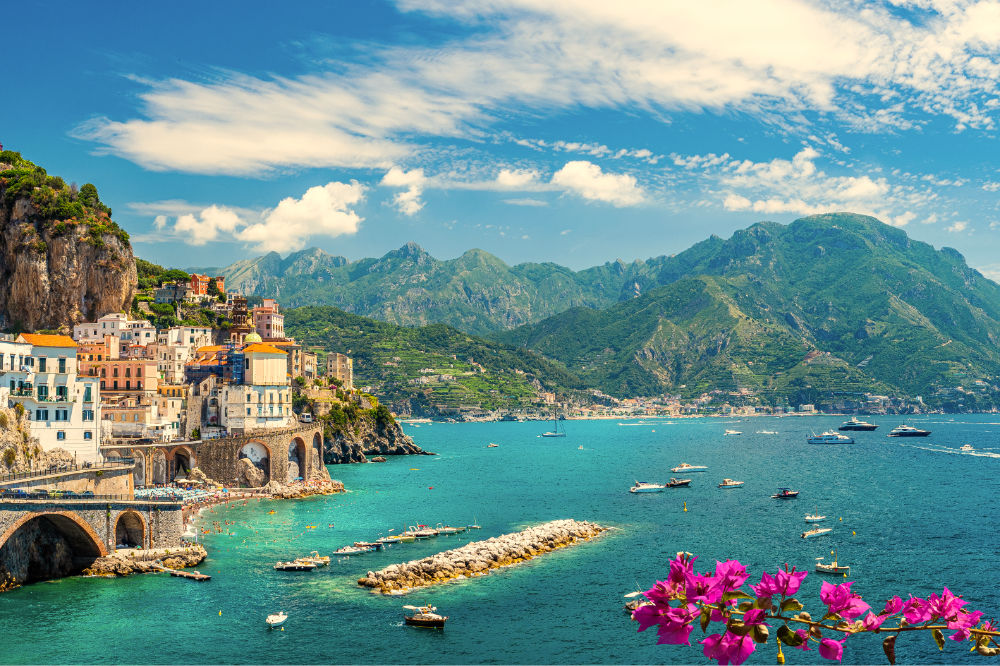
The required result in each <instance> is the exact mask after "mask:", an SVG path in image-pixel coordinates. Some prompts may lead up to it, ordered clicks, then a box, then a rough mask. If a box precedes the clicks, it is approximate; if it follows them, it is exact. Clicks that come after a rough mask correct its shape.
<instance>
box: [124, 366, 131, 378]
mask: <svg viewBox="0 0 1000 666" xmlns="http://www.w3.org/2000/svg"><path fill="white" fill-rule="evenodd" d="M125 376H126V377H131V376H132V368H125Z"/></svg>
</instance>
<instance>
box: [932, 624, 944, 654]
mask: <svg viewBox="0 0 1000 666" xmlns="http://www.w3.org/2000/svg"><path fill="white" fill-rule="evenodd" d="M931 635H932V636H934V642H935V643H937V646H938V650H944V634H943V633H941V630H940V629H935V630H934V631H932V632H931Z"/></svg>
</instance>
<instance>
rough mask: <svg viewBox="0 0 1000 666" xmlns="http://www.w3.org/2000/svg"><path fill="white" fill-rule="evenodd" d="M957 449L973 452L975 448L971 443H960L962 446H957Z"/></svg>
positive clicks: (963, 451)
mask: <svg viewBox="0 0 1000 666" xmlns="http://www.w3.org/2000/svg"><path fill="white" fill-rule="evenodd" d="M958 450H959V451H961V452H962V453H974V452H975V450H976V449H975V448H974V447H973V446H972V444H962V446H960V447H958Z"/></svg>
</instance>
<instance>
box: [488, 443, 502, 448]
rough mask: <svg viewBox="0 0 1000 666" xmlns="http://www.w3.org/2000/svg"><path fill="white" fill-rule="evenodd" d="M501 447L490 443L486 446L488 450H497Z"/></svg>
mask: <svg viewBox="0 0 1000 666" xmlns="http://www.w3.org/2000/svg"><path fill="white" fill-rule="evenodd" d="M499 447H500V445H499V444H494V443H493V442H490V443H489V444H487V445H486V448H488V449H496V448H499Z"/></svg>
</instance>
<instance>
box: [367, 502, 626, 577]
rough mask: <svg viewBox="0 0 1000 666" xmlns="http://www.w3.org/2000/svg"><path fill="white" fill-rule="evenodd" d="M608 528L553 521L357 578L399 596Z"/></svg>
mask: <svg viewBox="0 0 1000 666" xmlns="http://www.w3.org/2000/svg"><path fill="white" fill-rule="evenodd" d="M607 529H609V528H607V527H603V526H601V525H598V524H596V523H591V522H587V521H578V520H553V521H551V522H548V523H543V524H541V525H537V526H535V527H529V528H528V529H525V530H522V531H520V532H512V533H510V534H501V535H500V536H498V537H493V538H491V539H486V540H485V541H474V542H472V543H469V544H466V545H464V546H462V547H460V548H455V549H453V550H446V551H444V552H441V553H438V554H436V555H431V556H430V557H425V558H423V559H420V560H412V561H410V562H404V563H402V564H393V565H391V566H388V567H386V568H384V569H382V570H380V571H369V572H368V575H367V576H365V577H364V578H360V579H358V585H360V586H362V587H370V588H373V591H375V592H381V593H382V594H393V593H396V594H398V593H399V592H406V591H408V590H410V589H412V588H415V587H425V586H427V585H435V584H437V583H444V582H447V581H448V580H452V579H455V578H467V577H469V576H481V575H485V574H487V573H489V571H490V570H491V569H497V568H499V567H505V566H509V565H511V564H516V563H518V562H525V561H527V560H530V559H533V558H535V557H538V556H539V555H543V554H545V553H550V552H552V551H554V550H557V549H559V548H564V547H566V546H569V545H572V544H575V543H580V542H582V541H587V540H589V539H592V538H594V537H596V536H597V535H599V534H600V533H601V532H604V531H606V530H607Z"/></svg>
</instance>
